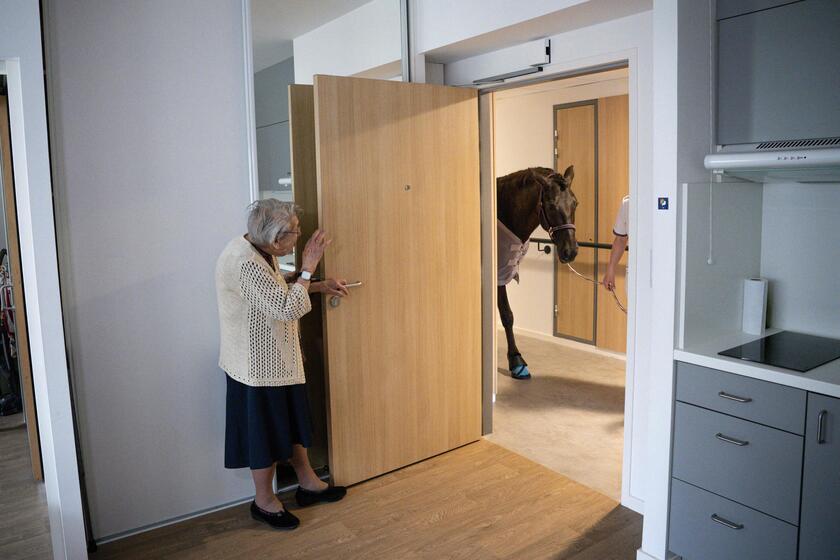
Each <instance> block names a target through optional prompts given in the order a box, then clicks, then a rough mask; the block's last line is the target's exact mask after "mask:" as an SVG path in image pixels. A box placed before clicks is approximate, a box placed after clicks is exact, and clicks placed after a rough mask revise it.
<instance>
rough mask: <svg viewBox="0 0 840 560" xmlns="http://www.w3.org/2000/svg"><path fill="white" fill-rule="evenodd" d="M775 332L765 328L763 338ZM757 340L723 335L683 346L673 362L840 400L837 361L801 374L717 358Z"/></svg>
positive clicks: (730, 334)
mask: <svg viewBox="0 0 840 560" xmlns="http://www.w3.org/2000/svg"><path fill="white" fill-rule="evenodd" d="M777 332H781V331H780V329H767V332H766V333H765V334H764V335H763V336H767V335H771V334H775V333H777ZM759 338H762V337H761V336H756V335H749V334H746V333H743V332H729V333H722V334H720V335H719V336H716V337H714V338H711V339H709V340H707V341H704V342H702V343H698V344H686V345H685V347H684V348H682V349H676V350H674V359H675V360H678V361H680V362H687V363H689V364H695V365H698V366H704V367H708V368H713V369H718V370H721V371H726V372H729V373H735V374H738V375H744V376H746V377H752V378H754V379H760V380H762V381H769V382H771V383H778V384H780V385H787V386H788V387H795V388H797V389H802V390H805V391H811V392H813V393H820V394H822V395H828V396H831V397H837V398H840V359H838V360H834V361H832V362H828V363H827V364H824V365H821V366H819V367H817V368H814V369H812V370H810V371H806V372H804V373H803V372H798V371H793V370H789V369H784V368H778V367H773V366H768V365H765V364H757V363H754V362H747V361H744V360H738V359H736V358H728V357H726V356H719V355H718V352H721V351H723V350H727V349H729V348H732V347H734V346H738V345H740V344H745V343H747V342H750V341H753V340H757V339H759Z"/></svg>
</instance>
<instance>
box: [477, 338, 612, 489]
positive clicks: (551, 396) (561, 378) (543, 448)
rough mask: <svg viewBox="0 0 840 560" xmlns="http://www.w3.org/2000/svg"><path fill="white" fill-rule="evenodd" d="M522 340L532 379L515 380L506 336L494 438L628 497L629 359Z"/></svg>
mask: <svg viewBox="0 0 840 560" xmlns="http://www.w3.org/2000/svg"><path fill="white" fill-rule="evenodd" d="M516 342H517V344H518V346H519V349H520V350H521V351H522V355H523V356H525V359H526V360H528V368H529V369H530V370H531V373H532V377H531V379H528V380H518V379H513V378H511V377H510V372H509V371H508V370H507V357H506V356H507V354H506V353H507V343H506V342H505V339H504V334H500V335H499V344H498V352H499V356H498V360H499V370H500V373H499V378H498V392H497V395H496V404H495V406H494V407H493V433H492V434H491V435H490V436H489V437H488V439H489V440H490V441H492V442H494V443H498V444H499V445H501V446H502V447H505V448H507V449H510V450H511V451H513V452H514V453H518V454H520V455H523V456H525V457H527V458H529V459H531V460H533V461H536V462H537V463H539V464H541V465H544V466H546V467H548V468H550V469H552V470H554V471H557V472H558V473H560V474H562V475H565V476H567V477H569V478H571V479H572V480H574V481H575V482H580V483H581V484H583V485H584V486H588V487H589V488H594V489H595V490H597V491H599V492H601V493H602V494H606V495H607V496H609V497H610V498H612V499H614V500H616V501H618V500H620V499H621V466H622V448H623V444H624V384H625V383H624V379H625V371H624V370H625V367H626V363H625V362H624V361H623V360H620V359H618V358H617V357H611V356H609V355H608V354H606V353H605V352H602V351H596V352H592V351H589V350H586V349H579V348H575V347H574V346H572V345H571V344H572V343H568V342H566V343H563V342H549V341H546V340H542V339H538V338H534V337H531V336H526V335H524V334H517V335H516ZM581 346H582V345H581Z"/></svg>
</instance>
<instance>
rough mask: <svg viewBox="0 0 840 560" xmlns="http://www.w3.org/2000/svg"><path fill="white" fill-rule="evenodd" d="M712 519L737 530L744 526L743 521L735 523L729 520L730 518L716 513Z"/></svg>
mask: <svg viewBox="0 0 840 560" xmlns="http://www.w3.org/2000/svg"><path fill="white" fill-rule="evenodd" d="M712 521H714V522H715V523H720V524H721V525H723V526H724V527H729V528H730V529H735V530H736V531H740V530H741V529H743V528H744V525H743V523H733V522H731V521H729V520H728V519H724V518H723V517H721V516H719V515H718V514H716V513H713V514H712Z"/></svg>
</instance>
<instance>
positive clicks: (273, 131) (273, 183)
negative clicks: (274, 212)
mask: <svg viewBox="0 0 840 560" xmlns="http://www.w3.org/2000/svg"><path fill="white" fill-rule="evenodd" d="M294 80H295V68H294V62H293V59H291V58H290V59H287V60H284V61H283V62H280V63H278V64H275V65H274V66H270V67H268V68H266V69H265V70H260V71H259V72H257V73H256V74H254V111H255V116H256V121H257V165H258V166H259V176H260V190H261V191H276V190H278V188H279V186H278V185H277V179H286V178H289V177H291V176H292V159H291V155H290V144H289V85H290V84H293V83H294Z"/></svg>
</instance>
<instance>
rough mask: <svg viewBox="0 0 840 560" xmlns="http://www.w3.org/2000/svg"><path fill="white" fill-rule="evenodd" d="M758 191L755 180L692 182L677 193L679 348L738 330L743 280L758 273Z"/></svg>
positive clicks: (759, 213) (760, 232) (759, 218)
mask: <svg viewBox="0 0 840 560" xmlns="http://www.w3.org/2000/svg"><path fill="white" fill-rule="evenodd" d="M701 160H702V158H701ZM710 185H711V188H712V193H711V198H710V196H709V188H710ZM762 191H763V189H762V186H761V185H760V184H755V183H691V184H688V185H687V186H686V187H685V190H684V192H683V193H681V204H682V206H683V207H684V209H685V217H684V219H685V220H684V221H685V223H684V224H683V231H682V232H681V234H682V237H681V242H682V252H681V259H680V263H681V265H682V266H684V269H683V270H682V282H684V283H685V286H684V292H683V295H682V298H681V302H680V305H681V309H682V310H683V313H684V317H683V318H682V324H683V329H684V331H683V333H681V334H682V336H681V337H680V339H679V340H678V342H677V345H678V347H683V345H685V346H688V347H690V346H691V345H693V344H698V343H703V342H706V341H708V339H709V337H710V336H715V337H719V336H720V335H721V333H722V332H724V331H730V332H731V331H739V330H741V308H742V304H743V281H744V279H745V278H752V277H755V276H758V275H759V273H760V271H761V245H762V225H761V224H762ZM710 202H711V208H712V213H711V222H710V216H709V207H710V206H709V204H710ZM710 227H711V231H712V238H711V251H710V241H709V228H710ZM710 256H711V259H712V262H711V264H710V263H709V262H708V261H709V257H710Z"/></svg>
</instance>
